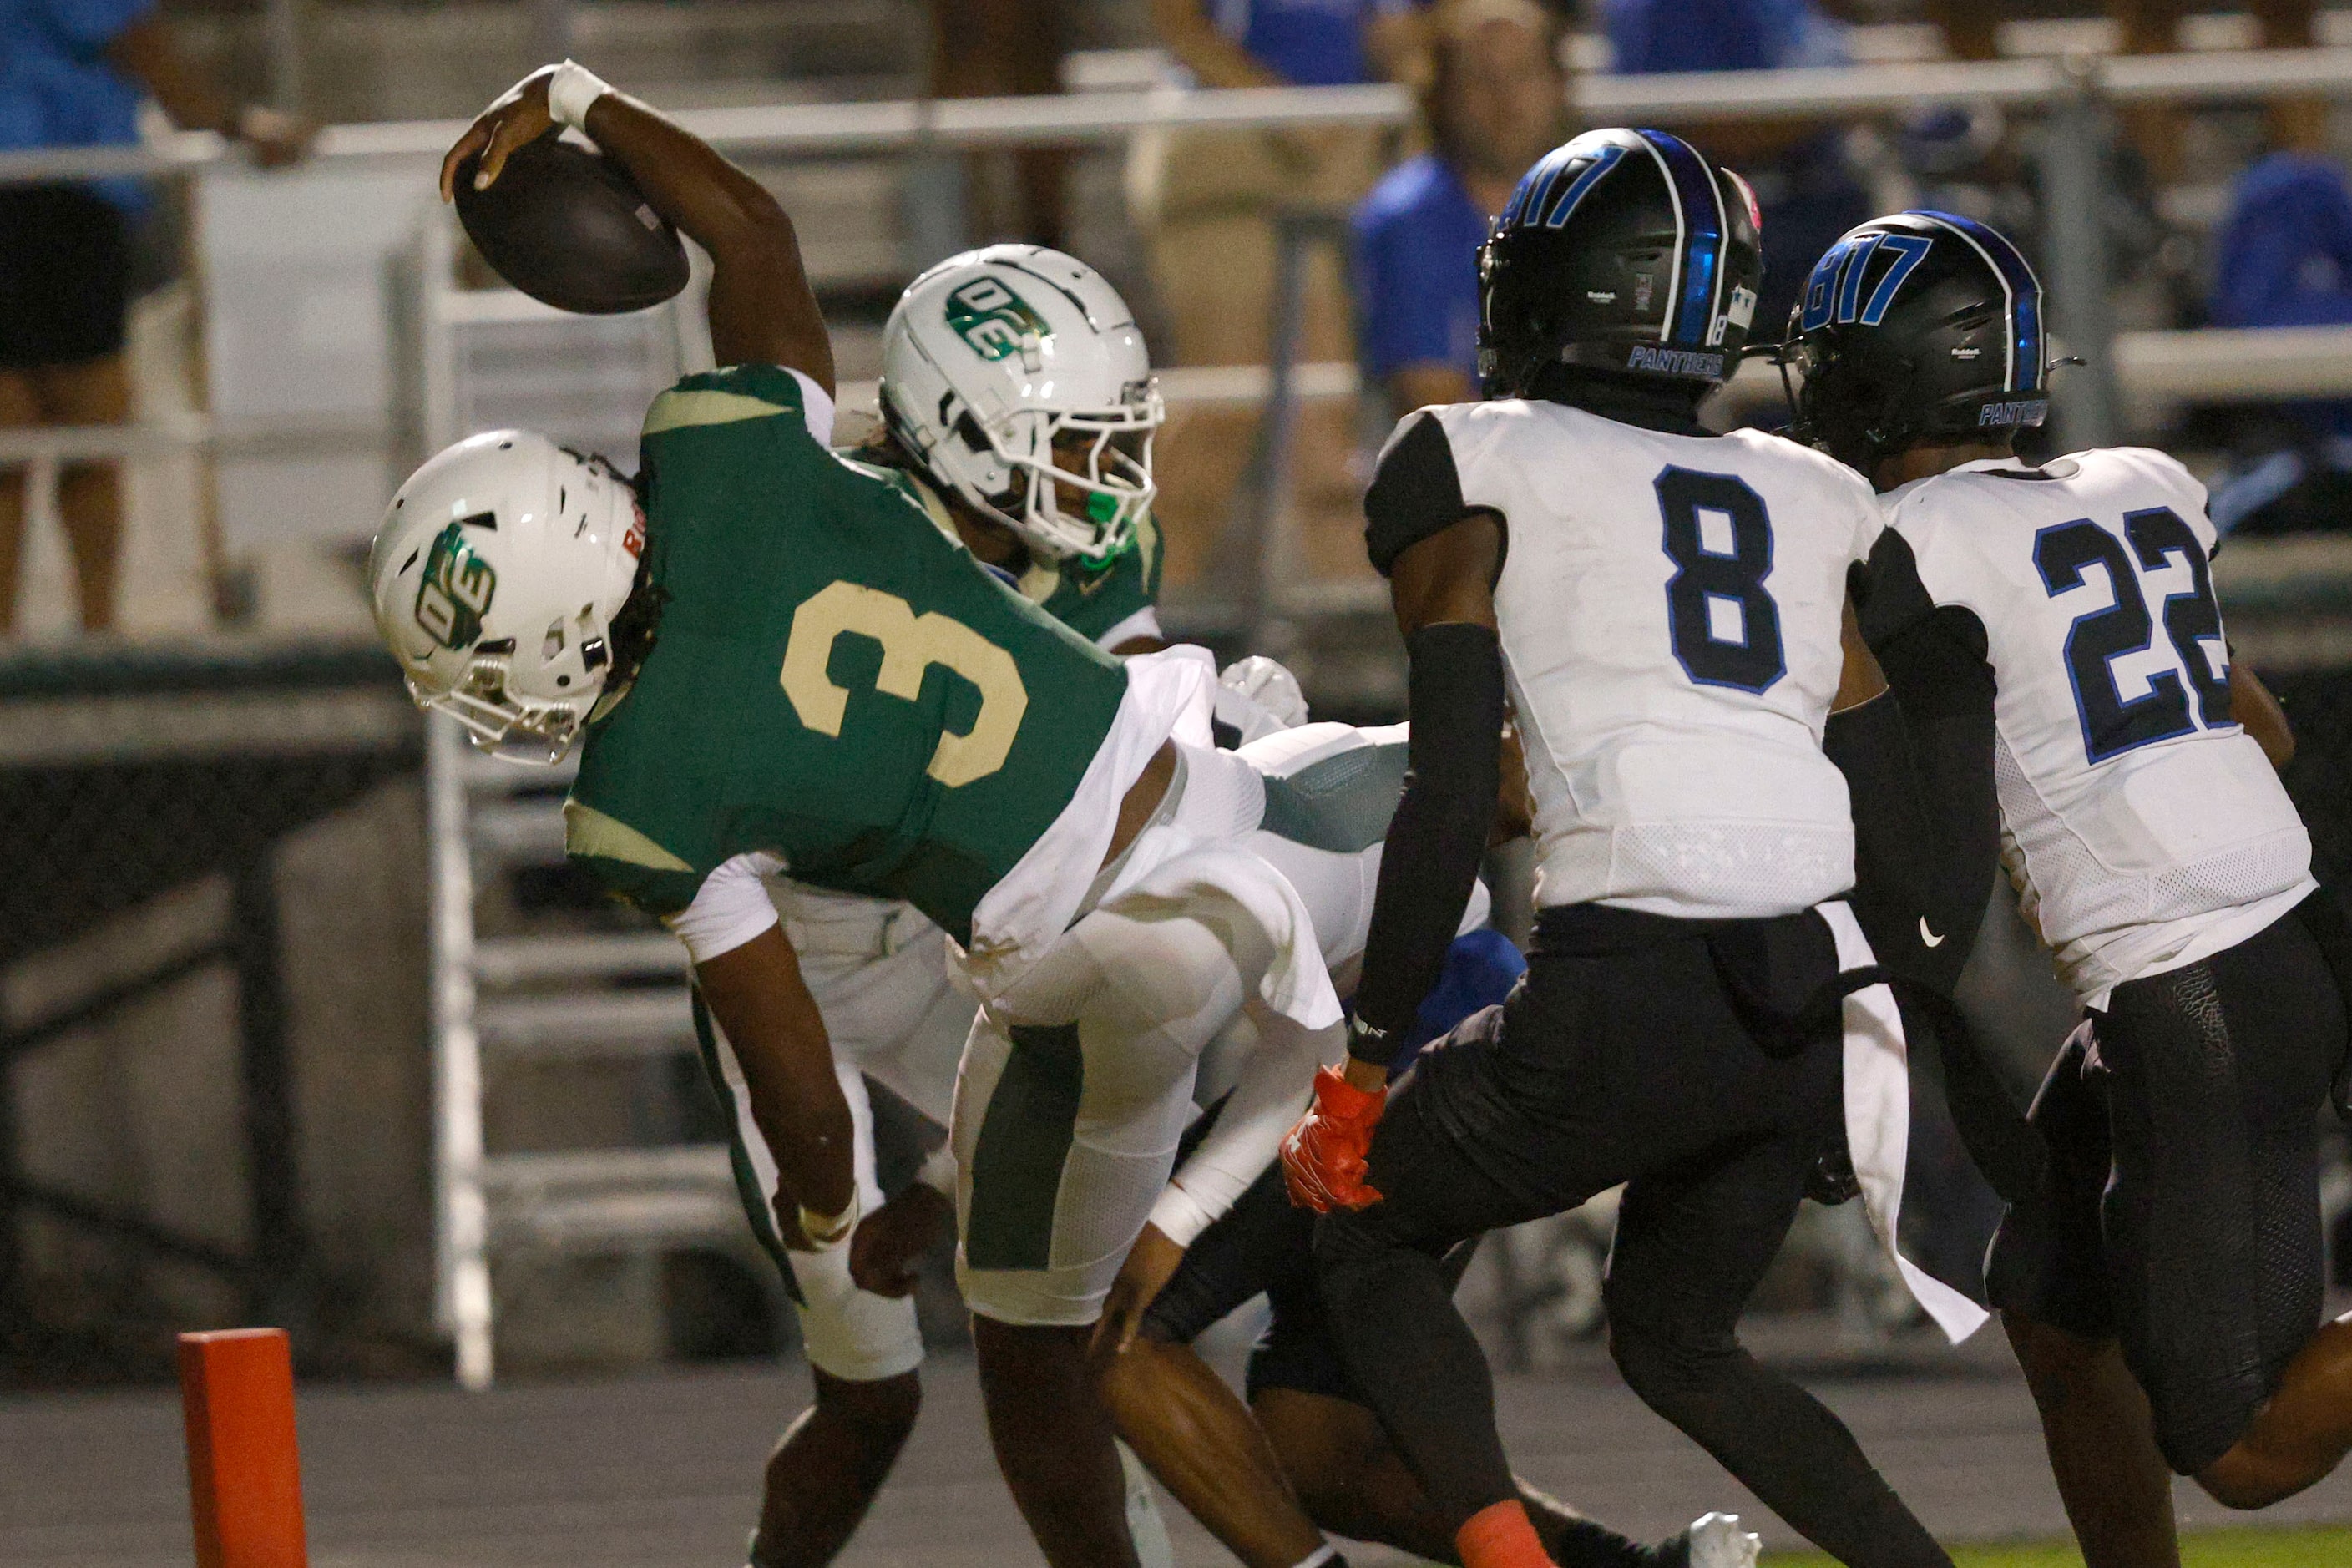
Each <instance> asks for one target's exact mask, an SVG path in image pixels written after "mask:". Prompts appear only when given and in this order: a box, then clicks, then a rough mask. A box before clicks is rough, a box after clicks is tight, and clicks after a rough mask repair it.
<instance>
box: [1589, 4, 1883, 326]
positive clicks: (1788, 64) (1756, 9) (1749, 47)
mask: <svg viewBox="0 0 2352 1568" xmlns="http://www.w3.org/2000/svg"><path fill="white" fill-rule="evenodd" d="M1602 20H1603V22H1604V23H1605V25H1606V26H1607V29H1608V34H1609V45H1610V48H1611V49H1612V51H1613V53H1614V55H1615V62H1614V65H1613V67H1612V68H1613V69H1614V70H1615V71H1616V72H1617V74H1619V75H1621V76H1644V75H1651V74H1655V73H1660V72H1668V71H1721V70H1783V69H1789V68H1800V67H1806V66H1840V65H1844V64H1846V63H1847V60H1848V55H1847V50H1846V41H1845V33H1844V29H1843V27H1842V26H1840V25H1839V24H1838V23H1837V22H1835V21H1834V20H1832V18H1830V17H1829V16H1825V15H1823V14H1822V11H1821V9H1820V8H1819V7H1818V6H1817V5H1814V4H1813V0H1604V5H1603V6H1602ZM1675 129H1677V130H1685V132H1686V133H1687V134H1688V135H1690V136H1691V138H1692V140H1694V141H1696V142H1698V144H1699V145H1700V146H1702V147H1705V148H1706V150H1707V151H1708V152H1709V153H1712V154H1713V155H1715V156H1716V157H1717V158H1720V159H1721V160H1722V161H1723V162H1725V163H1728V164H1730V165H1731V167H1733V168H1734V169H1737V170H1738V171H1739V173H1740V174H1744V175H1746V176H1747V178H1748V184H1751V185H1752V186H1754V187H1755V190H1756V200H1757V205H1759V207H1760V208H1762V210H1763V218H1764V236H1763V237H1764V284H1763V288H1762V289H1760V290H1759V300H1758V301H1757V306H1756V330H1757V332H1758V334H1759V337H1760V338H1761V339H1762V340H1763V341H1767V342H1769V341H1770V340H1771V339H1773V338H1775V337H1777V336H1778V335H1779V334H1780V330H1781V328H1782V327H1783V325H1784V324H1785V323H1786V322H1787V321H1788V319H1789V308H1790V306H1791V305H1793V304H1795V303H1796V300H1797V294H1798V292H1799V290H1800V289H1801V288H1802V287H1803V285H1804V281H1805V275H1806V273H1808V272H1809V271H1811V268H1812V265H1813V262H1814V261H1815V260H1816V259H1817V258H1819V257H1820V256H1821V254H1822V252H1823V251H1825V250H1827V249H1828V248H1829V247H1831V246H1832V245H1833V244H1835V243H1836V242H1837V238H1838V237H1839V236H1840V235H1842V234H1843V233H1844V232H1845V231H1846V230H1847V229H1849V228H1852V227H1853V226H1854V225H1855V224H1858V223H1861V222H1863V221H1864V220H1865V219H1867V218H1868V217H1869V216H1871V203H1870V196H1869V193H1868V192H1866V191H1864V189H1863V188H1862V184H1861V183H1860V182H1859V181H1858V180H1857V179H1856V178H1855V177H1854V174H1853V170H1852V169H1851V168H1849V167H1848V166H1847V163H1846V158H1845V151H1844V145H1843V141H1844V139H1843V135H1842V134H1841V133H1840V132H1838V131H1837V130H1835V129H1833V128H1823V127H1822V126H1820V125H1818V124H1811V125H1809V124H1805V123H1802V122H1797V123H1793V124H1791V123H1786V122H1774V121H1740V122H1736V123H1726V124H1717V125H1706V126H1693V127H1688V128H1685V127H1680V126H1678V127H1676V128H1675Z"/></svg>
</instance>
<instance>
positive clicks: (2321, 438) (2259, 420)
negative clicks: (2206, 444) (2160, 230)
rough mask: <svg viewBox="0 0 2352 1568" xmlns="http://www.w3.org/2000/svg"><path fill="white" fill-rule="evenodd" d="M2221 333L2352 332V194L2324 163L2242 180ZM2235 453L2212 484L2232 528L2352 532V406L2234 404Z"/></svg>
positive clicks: (2218, 282) (2222, 522) (2228, 230)
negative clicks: (2350, 522)
mask: <svg viewBox="0 0 2352 1568" xmlns="http://www.w3.org/2000/svg"><path fill="white" fill-rule="evenodd" d="M2208 303H2209V304H2210V308H2211V312H2212V322H2213V325H2215V326H2217V327H2340V326H2345V325H2352V188H2347V184H2346V181H2345V177H2344V172H2343V171H2342V170H2341V169H2339V168H2337V167H2336V165H2335V164H2334V163H2329V162H2328V161H2327V160H2326V159H2324V158H2316V157H2313V156H2310V155H2309V154H2306V153H2272V154H2271V155H2270V156H2269V157H2267V158H2264V159H2263V160H2262V161H2261V162H2259V163H2255V164H2254V165H2253V167H2252V168H2250V169H2248V170H2247V171H2246V172H2245V174H2242V175H2241V176H2240V177H2239V180H2238V186H2237V189H2236V191H2235V192H2233V193H2232V195H2231V203H2230V212H2229V216H2227V217H2226V218H2224V219H2223V220H2222V223H2221V228H2220V229H2219V230H2218V231H2216V233H2215V235H2214V245H2213V290H2212V294H2211V297H2210V300H2209V301H2208ZM2230 423H2231V426H2234V429H2233V439H2232V442H2231V445H2232V447H2234V448H2235V452H2234V454H2233V457H2232V459H2231V465H2230V468H2228V469H2227V470H2226V471H2225V472H2224V473H2222V474H2221V476H2219V477H2218V478H2217V479H2215V480H2214V481H2213V484H2212V487H2211V488H2212V504H2211V508H2210V510H2211V511H2212V515H2213V523H2214V526H2215V527H2217V528H2219V529H2220V530H2221V531H2222V532H2224V533H2232V532H2242V533H2255V534H2259V533H2294V532H2302V531H2308V530H2313V529H2342V528H2345V527H2347V516H2352V509H2347V498H2352V403H2347V402H2344V401H2341V400H2326V401H2318V400H2315V401H2310V402H2302V403H2288V404H2272V405H2247V406H2244V407H2241V408H2237V409H2233V410H2232V411H2231V420H2230Z"/></svg>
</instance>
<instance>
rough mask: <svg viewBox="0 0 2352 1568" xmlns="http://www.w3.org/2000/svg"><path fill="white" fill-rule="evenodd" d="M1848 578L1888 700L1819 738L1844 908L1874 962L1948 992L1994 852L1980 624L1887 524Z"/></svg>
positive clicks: (1848, 716) (1852, 714) (1996, 819)
mask: <svg viewBox="0 0 2352 1568" xmlns="http://www.w3.org/2000/svg"><path fill="white" fill-rule="evenodd" d="M1853 587H1854V589H1855V601H1856V605H1857V607H1858V608H1859V610H1860V612H1861V620H1862V628H1863V636H1864V640H1866V641H1867V642H1869V644H1870V646H1871V650H1872V651H1873V652H1874V653H1875V654H1876V655H1877V656H1878V662H1879V667H1880V668H1882V669H1883V670H1885V674H1886V683H1887V686H1888V687H1889V688H1890V690H1891V694H1892V697H1893V699H1894V700H1893V701H1892V702H1889V701H1887V700H1885V699H1883V698H1882V699H1880V700H1875V701H1872V702H1866V703H1864V704H1862V705H1861V706H1860V707H1857V708H1853V709H1850V710H1847V711H1846V712H1844V713H1842V714H1838V715H1836V716H1835V717H1833V718H1832V720H1831V721H1830V729H1829V732H1828V733H1827V734H1826V735H1825V736H1824V738H1823V742H1822V745H1823V750H1824V751H1826V752H1828V754H1829V757H1830V760H1831V761H1832V762H1833V763H1837V765H1838V767H1839V769H1840V770H1841V771H1843V773H1845V775H1846V784H1847V787H1848V789H1849V791H1850V792H1851V794H1852V795H1853V818H1854V846H1855V870H1856V874H1857V879H1856V887H1855V900H1854V905H1855V915H1856V918H1858V919H1860V920H1862V921H1864V930H1865V931H1866V932H1867V934H1868V935H1869V937H1870V939H1871V945H1872V947H1873V948H1874V950H1875V951H1876V952H1878V954H1879V957H1880V961H1881V962H1882V963H1886V964H1887V965H1888V966H1889V967H1890V968H1892V969H1894V970H1895V972H1896V973H1903V974H1907V975H1910V976H1912V977H1914V978H1916V979H1918V980H1921V981H1923V982H1924V983H1926V984H1929V985H1931V986H1932V987H1933V988H1935V989H1936V990H1937V991H1939V992H1941V993H1943V994H1947V995H1948V994H1950V992H1951V988H1952V986H1953V984H1955V983H1957V982H1958V979H1959V973H1960V969H1961V966H1962V965H1963V964H1965V963H1967V962H1968V955H1969V950H1970V949H1971V948H1972V947H1973V946H1974V945H1975V942H1976V933H1977V928H1978V926H1979V924H1980V923H1981V922H1982V921H1983V919H1984V910H1985V903H1986V900H1988V899H1989V898H1990V896H1991V893H1992V877H1993V871H1994V868H1995V867H1996V865H1997V864H1998V863H1999V858H2000V800H1999V797H1998V795H1997V794H1996V792H1995V789H1994V784H1993V739H1994V735H1993V690H1994V688H1993V671H1992V667H1991V665H1990V663H1988V662H1987V658H1986V651H1987V650H1986V641H1985V630H1984V624H1983V623H1982V622H1981V621H1979V620H1978V619H1977V617H1976V616H1975V615H1974V613H1972V612H1970V611H1969V610H1966V609H1962V608H1960V607H1959V606H1958V605H1941V606H1939V605H1937V604H1936V603H1935V602H1934V601H1933V600H1932V599H1931V598H1930V597H1929V596H1928V594H1927V589H1926V587H1925V586H1924V585H1923V584H1921V583H1920V581H1919V574H1918V567H1917V563H1916V560H1915V558H1914V557H1913V555H1912V552H1911V547H1910V545H1909V543H1908V542H1906V541H1905V540H1904V539H1903V538H1902V536H1901V535H1899V534H1897V533H1895V531H1893V530H1891V529H1890V530H1888V531H1886V532H1885V534H1884V535H1882V536H1881V537H1880V540H1879V543H1878V547H1877V548H1876V549H1875V550H1874V551H1873V552H1871V559H1870V569H1869V572H1868V574H1867V575H1866V576H1864V575H1862V574H1857V575H1856V576H1855V578H1854V580H1853ZM1922 922H1924V927H1923V924H1922Z"/></svg>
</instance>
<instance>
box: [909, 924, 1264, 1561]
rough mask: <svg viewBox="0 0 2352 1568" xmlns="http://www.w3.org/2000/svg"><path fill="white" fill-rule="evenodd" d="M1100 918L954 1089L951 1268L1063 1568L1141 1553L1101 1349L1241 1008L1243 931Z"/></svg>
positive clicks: (1005, 1456) (997, 1404)
mask: <svg viewBox="0 0 2352 1568" xmlns="http://www.w3.org/2000/svg"><path fill="white" fill-rule="evenodd" d="M1232 924H1233V922H1226V927H1213V926H1212V925H1211V924H1209V923H1208V922H1206V921H1200V920H1194V919H1191V918H1187V917H1185V916H1182V915H1160V914H1156V915H1155V918H1152V919H1150V920H1141V919H1134V918H1129V917H1128V916H1125V915H1121V914H1118V913H1115V912H1113V911H1112V910H1096V911H1095V912H1094V913H1092V914H1090V915H1087V917H1086V918H1085V919H1084V920H1082V921H1079V922H1078V924H1077V925H1076V927H1074V928H1072V930H1071V931H1070V932H1069V934H1068V935H1067V936H1066V938H1065V939H1064V940H1063V941H1062V942H1060V943H1058V944H1056V945H1055V947H1054V948H1053V949H1052V950H1051V951H1050V952H1047V953H1046V954H1045V957H1044V958H1042V959H1040V960H1039V961H1038V963H1036V964H1035V966H1034V968H1033V969H1032V970H1031V971H1030V972H1029V973H1027V974H1026V975H1024V977H1023V979H1022V980H1021V982H1020V983H1019V984H1017V985H1016V986H1014V987H1013V990H1012V991H1011V993H1009V994H1008V995H1007V996H1005V997H1004V998H1002V999H1000V1003H999V1006H1000V1007H1001V1008H1002V1009H1003V1013H1004V1014H1005V1015H1006V1016H1008V1017H1013V1018H1017V1017H1022V1016H1026V1017H1032V1018H1037V1019H1041V1020H1067V1021H1066V1022H1039V1023H1036V1024H1024V1023H1017V1022H1003V1023H1001V1022H1000V1020H999V1018H998V1016H996V1015H997V1010H996V1009H995V1008H992V1010H991V1011H989V1012H984V1013H983V1014H982V1016H981V1018H980V1020H979V1021H978V1022H977V1023H976V1024H975V1025H974V1026H973V1028H972V1035H971V1042H970V1043H969V1044H968V1045H967V1046H966V1047H965V1051H964V1060H963V1067H962V1070H961V1077H960V1079H959V1081H958V1084H957V1088H956V1104H955V1119H954V1120H955V1130H954V1143H955V1150H956V1160H957V1165H958V1168H959V1170H960V1171H961V1173H962V1176H961V1186H962V1192H961V1205H960V1213H959V1216H958V1217H959V1220H960V1222H961V1244H960V1246H959V1248H958V1252H957V1278H958V1281H959V1283H960V1284H961V1286H962V1288H963V1292H964V1300H966V1301H967V1302H969V1303H970V1304H971V1309H972V1311H973V1314H974V1328H973V1340H974V1345H975V1348H976V1350H977V1351H978V1352H979V1359H980V1373H981V1391H982V1395H983V1397H984V1398H985V1400H986V1402H987V1405H988V1418H989V1436H990V1438H991V1440H992V1442H993V1444H994V1445H995V1448H996V1456H997V1459H998V1462H999V1463H1000V1464H1001V1465H1002V1466H1003V1470H1004V1476H1005V1479H1006V1481H1007V1483H1008V1484H1009V1485H1010V1486H1011V1487H1012V1489H1013V1498H1014V1500H1015V1501H1017V1502H1018V1503H1019V1504H1020V1506H1021V1510H1022V1514H1023V1517H1024V1519H1026V1520H1027V1521H1028V1523H1029V1526H1030V1529H1031V1531H1033V1532H1034V1534H1035V1536H1036V1538H1037V1542H1038V1545H1039V1547H1040V1548H1041V1549H1042V1550H1043V1551H1044V1552H1045V1557H1046V1560H1047V1561H1048V1562H1049V1563H1052V1564H1054V1568H1080V1565H1082V1564H1083V1565H1085V1568H1097V1565H1099V1564H1106V1563H1108V1564H1120V1563H1133V1562H1134V1561H1135V1552H1136V1548H1135V1545H1134V1543H1133V1542H1132V1541H1131V1539H1130V1536H1129V1531H1128V1523H1127V1512H1126V1490H1125V1486H1124V1482H1123V1479H1122V1471H1121V1468H1120V1465H1119V1461H1118V1454H1117V1450H1116V1448H1115V1447H1114V1443H1113V1428H1112V1424H1111V1418H1110V1414H1109V1411H1108V1408H1107V1406H1106V1405H1105V1404H1104V1402H1103V1400H1102V1398H1101V1396H1100V1394H1098V1392H1097V1388H1096V1386H1095V1374H1096V1372H1097V1367H1096V1366H1095V1365H1094V1364H1093V1363H1091V1362H1090V1360H1089V1356H1088V1342H1089V1339H1090V1338H1091V1335H1092V1331H1093V1328H1094V1325H1095V1323H1096V1322H1097V1320H1099V1319H1100V1317H1101V1316H1102V1311H1103V1303H1104V1300H1105V1299H1106V1297H1107V1296H1108V1294H1109V1291H1110V1288H1111V1284H1112V1282H1113V1280H1114V1279H1116V1277H1117V1276H1118V1271H1119V1268H1120V1265H1121V1264H1122V1263H1123V1262H1124V1261H1125V1259H1126V1258H1127V1255H1128V1252H1129V1249H1130V1248H1131V1247H1133V1245H1134V1243H1135V1239H1136V1237H1138V1236H1139V1234H1140V1233H1141V1232H1142V1230H1143V1226H1144V1224H1145V1221H1146V1220H1147V1219H1148V1218H1149V1217H1150V1212H1151V1206H1152V1204H1153V1203H1154V1202H1155V1201H1156V1200H1157V1199H1158V1198H1159V1196H1160V1193H1161V1192H1162V1190H1164V1188H1165V1187H1166V1185H1167V1183H1168V1178H1169V1175H1170V1173H1171V1170H1172V1168H1173V1166H1174V1162H1175V1151H1176V1144H1177V1140H1178V1138H1179V1137H1180V1136H1181V1133H1182V1131H1183V1130H1184V1126H1185V1124H1186V1122H1187V1121H1189V1120H1190V1119H1191V1117H1192V1111H1193V1106H1192V1076H1193V1071H1194V1068H1195V1066H1196V1064H1197V1061H1198V1058H1199V1056H1200V1053H1201V1050H1202V1047H1204V1046H1206V1045H1207V1043H1208V1042H1209V1040H1210V1039H1212V1038H1213V1037H1214V1036H1215V1035H1216V1034H1217V1032H1218V1030H1219V1029H1220V1028H1222V1027H1223V1026H1224V1024H1225V1023H1226V1022H1227V1021H1228V1020H1230V1019H1231V1018H1233V1017H1234V1016H1235V1015H1236V1014H1238V1013H1239V1012H1240V1011H1241V1008H1242V1005H1243V999H1244V996H1245V995H1246V994H1248V983H1247V982H1245V980H1244V974H1245V973H1248V974H1252V975H1254V974H1255V973H1262V972H1263V969H1264V967H1265V962H1266V961H1265V958H1264V957H1263V956H1259V957H1256V958H1255V962H1254V963H1246V964H1245V963H1241V962H1239V961H1237V960H1236V958H1235V957H1234V952H1233V951H1232V947H1231V943H1232V942H1234V940H1236V939H1235V937H1234V932H1233V931H1231V930H1230V929H1226V928H1227V927H1230V926H1231V925H1232Z"/></svg>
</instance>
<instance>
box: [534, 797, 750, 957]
mask: <svg viewBox="0 0 2352 1568" xmlns="http://www.w3.org/2000/svg"><path fill="white" fill-rule="evenodd" d="M563 849H564V853H565V855H566V856H568V857H569V858H570V859H571V861H572V864H573V865H574V866H577V867H579V868H581V869H582V870H583V871H586V872H587V873H588V874H589V875H590V876H592V877H593V878H595V879H596V880H597V882H598V883H599V884H601V885H602V886H603V887H604V889H605V890H606V891H607V892H609V893H612V894H613V895H614V897H616V898H619V899H621V900H625V901H626V902H628V903H631V904H634V905H635V906H636V907H637V908H638V909H641V910H645V911H646V913H647V914H649V915H657V916H660V917H661V918H662V919H664V920H667V919H669V918H671V917H673V916H676V915H678V914H680V913H683V912H684V911H685V910H687V909H688V907H690V906H691V905H692V904H693V903H694V901H695V899H696V897H697V895H698V894H699V893H700V892H701V891H702V885H703V883H704V881H705V880H706V879H709V876H710V874H711V873H712V872H713V871H715V870H717V869H718V866H717V865H715V864H705V865H700V866H698V865H697V864H696V863H695V861H694V859H693V858H689V857H688V856H686V855H681V854H678V853H677V851H676V850H673V849H670V848H668V847H665V846H663V845H661V844H659V843H657V842H656V841H655V840H654V838H653V837H651V836H650V835H648V834H646V833H644V832H642V831H640V830H639V829H637V828H635V827H633V826H630V825H629V824H628V823H626V822H625V821H623V820H622V819H621V818H620V817H619V816H614V815H613V814H611V813H609V812H607V811H605V810H604V809H602V808H600V807H599V806H596V805H592V804H590V803H589V802H588V801H586V800H583V799H582V798H580V796H579V795H577V794H576V793H575V794H574V795H573V796H572V799H570V800H567V801H565V802H564V803H563ZM752 934H753V935H755V936H756V935H758V934H759V933H758V932H756V931H755V932H753V933H752ZM747 940H748V939H747Z"/></svg>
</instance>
